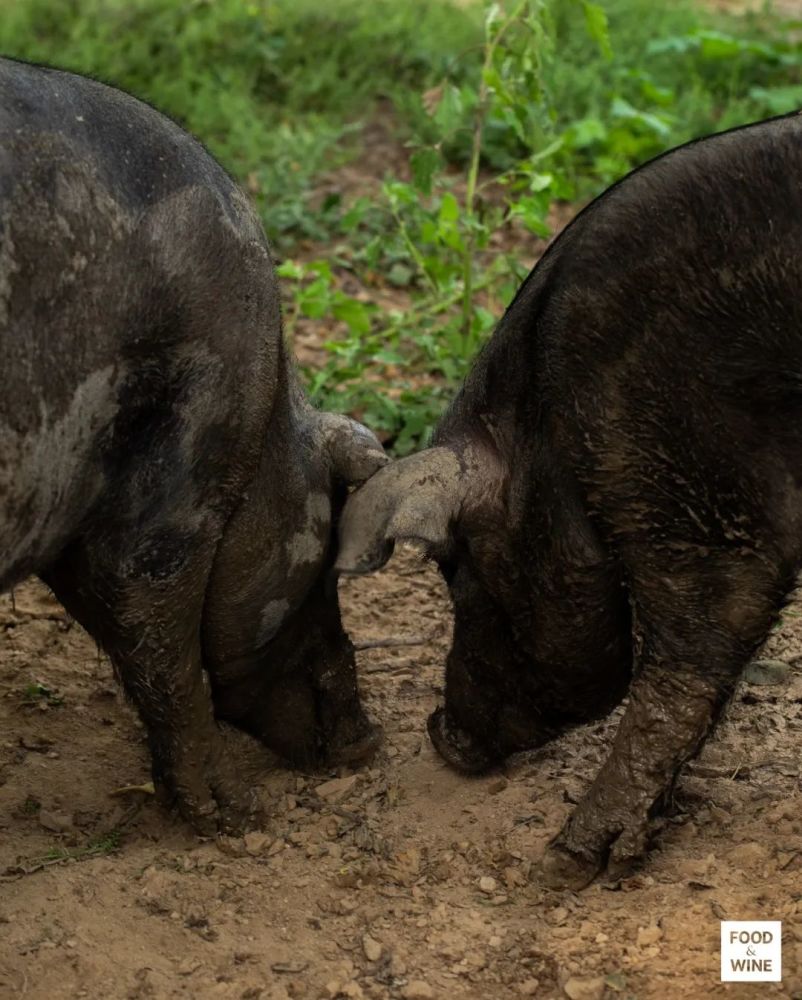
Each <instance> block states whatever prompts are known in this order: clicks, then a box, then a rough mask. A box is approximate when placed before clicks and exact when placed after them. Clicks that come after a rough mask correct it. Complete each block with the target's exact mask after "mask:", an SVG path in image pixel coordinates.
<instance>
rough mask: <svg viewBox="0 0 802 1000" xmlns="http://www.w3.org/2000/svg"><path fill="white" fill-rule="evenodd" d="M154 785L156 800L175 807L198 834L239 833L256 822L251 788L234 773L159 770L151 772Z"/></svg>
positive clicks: (254, 799)
mask: <svg viewBox="0 0 802 1000" xmlns="http://www.w3.org/2000/svg"><path fill="white" fill-rule="evenodd" d="M182 779H183V780H182ZM154 784H155V786H156V794H157V797H158V799H159V801H160V802H161V803H162V804H163V805H165V806H174V807H177V809H178V812H179V814H180V815H181V817H182V818H183V819H184V820H186V822H187V823H189V824H190V826H192V827H193V829H194V830H195V832H196V833H197V834H198V835H199V836H201V837H216V836H217V834H218V833H226V834H238V833H242V832H243V831H244V830H245V829H247V828H248V827H249V826H252V825H253V824H254V822H255V821H256V818H257V808H256V796H255V794H254V792H253V790H252V789H250V788H248V787H247V786H243V784H242V783H241V782H240V781H239V780H237V778H236V777H235V776H233V775H228V774H226V775H221V774H219V773H215V771H214V768H211V769H209V766H207V771H206V774H205V775H204V772H203V771H199V772H192V771H189V772H188V771H187V770H183V771H182V775H181V778H179V777H177V775H176V774H175V772H173V773H171V772H170V771H166V772H162V773H161V774H160V775H159V776H158V777H157V776H156V775H154Z"/></svg>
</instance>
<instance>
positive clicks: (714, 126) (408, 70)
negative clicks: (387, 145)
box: [0, 0, 802, 453]
mask: <svg viewBox="0 0 802 1000" xmlns="http://www.w3.org/2000/svg"><path fill="white" fill-rule="evenodd" d="M0 14H1V15H2V16H0V50H2V51H3V52H5V53H7V54H11V55H16V56H20V57H23V58H28V59H33V60H41V61H45V62H55V63H57V64H60V65H63V66H67V67H69V68H74V69H77V70H80V71H82V72H88V73H90V74H94V75H97V76H99V77H102V78H104V79H108V80H109V81H111V82H114V83H117V84H119V85H120V86H122V87H124V88H126V89H129V90H131V91H132V92H134V93H136V94H139V95H141V96H143V97H145V98H146V99H148V100H151V101H152V102H153V103H154V104H156V105H157V106H158V107H160V108H162V109H164V110H165V111H167V112H168V113H170V114H171V115H173V116H174V117H175V118H176V119H177V120H179V121H180V122H182V123H183V124H185V125H186V126H187V127H188V128H189V129H191V130H192V131H193V132H195V134H197V135H198V136H199V137H200V138H202V139H203V141H204V142H206V143H207V145H208V146H209V148H210V149H211V150H212V151H213V152H214V153H215V154H216V155H217V156H218V157H219V158H220V159H221V161H222V162H223V163H224V165H225V166H226V167H227V168H228V169H229V170H230V171H232V173H234V174H235V175H236V176H237V177H238V178H239V179H240V180H241V181H242V182H243V184H244V185H245V187H246V188H247V190H248V191H249V192H250V194H251V196H252V197H253V198H254V200H255V201H256V203H257V205H258V207H259V210H260V212H261V214H262V217H263V219H264V222H265V226H266V229H267V232H268V234H269V236H270V237H271V239H272V240H273V241H274V244H275V245H276V246H277V248H278V252H279V255H280V257H282V258H283V263H282V266H281V274H282V278H283V283H284V287H285V289H287V290H288V304H287V309H286V316H287V327H288V333H289V335H290V336H292V334H293V332H294V330H295V329H296V328H297V327H299V325H300V324H302V323H303V324H305V325H309V324H315V325H316V326H317V327H318V328H319V329H321V330H323V331H325V332H326V334H327V335H328V339H327V340H326V343H325V349H326V352H327V354H328V360H327V362H326V363H325V364H323V366H322V367H320V366H318V367H316V368H314V369H310V370H307V372H306V375H307V378H308V381H309V386H310V390H311V392H312V395H313V397H314V398H315V400H316V401H317V402H318V403H320V404H321V405H323V406H325V407H327V408H331V409H337V410H342V411H346V412H351V413H354V414H355V415H357V416H360V417H361V418H362V419H364V420H365V421H366V422H367V423H369V424H371V425H372V426H373V427H374V428H375V429H377V430H378V431H379V432H380V433H382V434H383V435H384V437H385V439H386V440H387V441H388V442H389V443H390V444H391V445H392V446H393V447H394V448H395V450H396V451H397V452H399V453H403V452H406V451H409V450H411V449H413V448H415V447H418V446H419V445H420V444H421V443H423V442H425V440H426V437H427V434H428V433H429V431H430V429H431V427H432V425H433V423H434V422H435V421H436V419H437V416H438V414H439V413H440V412H441V410H442V408H443V407H444V405H445V404H446V402H447V400H448V399H449V398H450V397H451V396H452V395H453V392H454V390H455V387H456V385H457V384H458V383H459V381H460V380H461V379H462V378H463V376H464V375H465V373H466V371H467V369H468V366H469V364H470V361H471V359H472V358H473V357H474V356H475V353H476V351H477V350H478V349H479V347H480V346H481V344H482V343H483V342H484V341H485V340H486V338H487V337H488V336H489V334H490V332H491V331H492V328H493V325H494V322H495V321H496V320H497V318H498V317H499V315H500V314H501V312H502V310H503V308H504V306H505V305H506V304H507V303H508V302H509V301H510V299H511V297H512V295H513V294H514V291H515V289H516V287H517V285H518V284H519V282H520V280H521V279H522V277H523V276H524V272H525V270H526V267H525V265H524V263H523V262H522V260H521V256H522V253H521V249H520V248H521V247H522V246H523V247H529V248H531V249H530V251H529V253H528V254H526V255H525V256H526V257H527V259H528V260H531V259H532V258H534V257H535V256H536V252H537V250H538V248H539V247H540V246H542V244H541V243H539V242H538V241H541V240H543V239H545V238H547V237H548V236H549V235H550V214H549V213H550V209H551V207H552V206H553V205H554V204H555V203H558V202H566V201H567V202H577V201H579V202H582V201H585V200H587V199H589V198H591V197H593V196H594V195H595V194H597V193H599V192H600V191H601V190H603V189H604V188H605V187H606V186H607V185H609V184H610V183H611V182H612V181H614V180H615V179H617V178H619V177H621V176H622V175H623V174H624V173H626V172H627V171H628V170H629V169H631V168H632V167H633V166H635V165H637V164H639V163H642V162H644V161H645V160H647V159H649V158H650V157H652V156H654V155H656V154H658V153H660V152H662V151H663V150H665V149H667V148H670V147H671V146H674V145H677V144H678V143H680V142H683V141H685V140H687V139H690V138H692V137H695V136H699V135H703V134H706V133H710V132H712V131H716V130H719V129H723V128H727V127H730V126H734V125H737V124H740V123H744V122H747V121H752V120H756V119H759V118H762V117H766V116H769V115H773V114H780V113H783V112H785V111H790V110H793V109H795V108H796V107H798V106H799V105H800V104H802V41H800V39H802V32H801V31H800V24H794V23H788V22H784V21H783V20H782V19H781V18H780V17H779V16H777V15H774V14H772V13H771V10H770V9H769V8H765V9H762V10H760V11H759V12H757V13H754V14H747V15H739V16H735V15H725V14H722V13H715V12H713V11H709V10H708V9H707V8H705V7H704V6H703V5H701V4H700V3H698V2H691V0H676V2H672V3H671V4H654V3H653V2H652V0H505V2H503V3H486V2H481V0H463V2H460V3H456V2H453V0H406V2H404V3H398V2H396V0H376V2H374V3H372V4H365V3H363V2H362V0H330V2H329V3H327V4H324V5H321V4H319V3H317V2H314V0H294V2H293V3H289V2H288V0H253V2H247V0H82V2H81V3H77V2H76V0H26V2H25V3H19V2H17V0H0ZM377 116H378V117H379V118H380V119H381V124H382V127H383V129H384V131H385V132H389V133H390V134H391V135H393V136H395V137H396V138H397V141H398V143H399V144H405V147H406V149H405V156H404V157H403V158H402V159H401V161H400V162H399V160H398V158H397V157H396V158H395V159H394V160H393V158H391V159H390V160H389V161H388V163H387V170H386V172H385V176H384V177H383V178H378V179H376V183H375V184H374V185H373V186H371V185H369V184H368V185H367V191H366V192H364V193H362V194H361V195H360V196H358V197H352V196H349V197H344V196H342V195H341V194H340V193H339V192H338V190H337V185H336V174H335V175H332V173H331V172H332V171H333V170H336V168H337V167H338V166H341V165H343V164H344V163H346V162H347V161H349V160H353V159H354V157H357V156H358V155H359V154H360V152H361V151H362V146H361V143H362V142H363V141H364V137H363V134H362V127H361V126H362V125H363V124H365V123H369V122H371V121H375V120H376V119H377ZM404 160H406V162H404ZM324 176H327V177H328V178H329V181H328V182H327V184H326V185H325V187H326V190H327V192H328V193H327V194H326V195H325V196H322V195H321V194H320V188H321V180H322V178H323V177H324ZM527 234H528V238H527ZM315 247H316V249H314V248H315ZM513 247H517V248H518V249H517V250H516V252H513ZM310 249H312V252H311V253H310ZM355 288H358V291H355V290H354V289H355ZM379 301H381V302H383V303H384V306H383V307H382V308H380V307H379V305H378V302H379ZM388 302H389V303H391V304H390V305H388V304H387V303H388Z"/></svg>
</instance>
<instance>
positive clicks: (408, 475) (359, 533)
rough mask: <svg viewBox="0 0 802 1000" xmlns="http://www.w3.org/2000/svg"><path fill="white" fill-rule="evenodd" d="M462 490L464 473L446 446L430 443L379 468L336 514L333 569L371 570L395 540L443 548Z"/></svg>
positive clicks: (379, 564) (387, 555)
mask: <svg viewBox="0 0 802 1000" xmlns="http://www.w3.org/2000/svg"><path fill="white" fill-rule="evenodd" d="M464 496H465V477H464V474H463V472H462V469H461V466H460V463H459V460H458V459H457V456H456V455H455V454H454V452H453V451H451V450H450V449H449V448H431V449H429V450H428V451H423V452H420V453H419V454H417V455H411V456H409V457H408V458H402V459H400V460H399V461H397V462H393V463H391V464H390V465H388V466H387V467H386V468H384V469H381V470H380V471H379V472H377V473H376V475H375V476H373V478H372V479H370V480H368V482H366V483H365V485H364V486H363V487H362V488H361V489H359V490H357V491H356V493H354V494H352V496H351V497H349V499H348V502H347V503H346V505H345V510H344V511H343V514H342V518H341V519H340V528H339V535H340V546H339V553H338V555H337V562H336V563H335V566H334V571H335V572H336V573H371V572H372V571H373V570H376V569H379V568H380V567H382V566H383V565H384V564H385V563H386V562H387V560H388V559H389V558H390V556H391V555H392V551H393V545H394V543H395V542H396V541H398V540H402V539H406V540H410V541H416V542H422V543H423V544H424V545H425V546H426V548H427V549H428V550H429V551H431V550H437V549H442V548H444V547H445V546H446V545H447V544H448V542H449V540H450V529H451V525H452V524H453V523H454V522H455V521H456V519H457V517H458V516H459V513H460V509H461V507H462V502H463V500H464Z"/></svg>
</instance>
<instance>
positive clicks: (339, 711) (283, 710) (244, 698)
mask: <svg viewBox="0 0 802 1000" xmlns="http://www.w3.org/2000/svg"><path fill="white" fill-rule="evenodd" d="M212 682H213V685H214V703H215V710H216V712H217V715H218V717H219V718H221V719H225V720H226V721H228V722H231V723H232V724H234V725H236V726H239V727H240V728H242V729H244V730H245V731H246V732H250V733H252V734H253V735H254V736H256V737H258V738H259V739H260V740H261V741H262V742H263V743H265V744H266V745H267V746H269V747H270V748H271V749H272V750H274V751H275V752H276V753H278V754H280V755H281V756H282V757H284V758H285V760H287V761H289V762H290V763H291V764H293V765H294V766H296V767H308V768H314V767H319V766H321V765H324V764H325V765H336V764H346V763H347V764H355V763H357V762H359V761H362V760H364V759H365V758H367V757H369V756H371V755H372V753H373V751H374V750H375V749H376V747H377V746H378V743H379V742H380V739H381V730H380V729H379V728H378V727H376V726H374V725H373V724H372V723H371V722H370V721H369V719H368V718H367V716H366V715H365V712H364V710H363V709H362V705H361V703H360V699H359V689H358V686H357V677H356V664H355V659H354V647H353V645H352V644H351V641H350V640H349V638H348V636H347V635H346V634H345V632H344V631H343V627H342V622H341V620H340V609H339V604H338V601H337V594H336V592H335V591H334V590H333V589H331V590H329V589H328V587H327V586H326V583H325V575H323V576H322V577H321V579H320V580H318V581H317V582H316V583H315V585H314V586H313V588H312V590H311V591H310V593H309V594H308V595H307V597H306V599H305V601H304V603H303V604H302V605H301V607H300V608H298V610H297V611H295V612H294V613H293V614H292V615H291V616H290V617H289V618H288V619H287V621H286V622H284V623H283V625H282V628H281V631H280V632H279V634H278V636H277V637H276V638H275V639H274V640H273V641H272V642H271V643H270V645H269V646H268V648H267V650H266V651H265V654H264V657H263V658H260V661H259V663H258V665H257V666H256V668H250V667H249V668H248V669H247V671H245V672H244V673H241V674H239V676H238V671H237V666H236V664H220V665H219V667H216V668H215V670H214V673H213V675H212Z"/></svg>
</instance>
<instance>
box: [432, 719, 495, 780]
mask: <svg viewBox="0 0 802 1000" xmlns="http://www.w3.org/2000/svg"><path fill="white" fill-rule="evenodd" d="M426 728H427V729H428V730H429V739H430V740H431V741H432V744H433V745H434V748H435V750H436V751H437V752H438V753H439V754H440V756H441V757H442V758H443V760H444V761H445V762H446V763H447V764H450V765H451V766H452V767H453V768H456V770H457V771H462V772H463V774H481V772H482V771H487V770H488V769H489V768H491V767H492V766H493V765H494V764H496V763H497V761H496V760H495V759H494V758H492V757H491V756H490V754H489V753H488V752H487V751H486V750H484V749H483V748H482V747H480V746H479V745H478V744H477V743H476V742H475V741H474V740H472V739H471V737H470V736H469V735H468V733H466V732H465V730H464V729H459V728H457V727H456V726H450V725H449V724H448V722H447V721H446V710H445V709H444V708H438V709H436V710H435V711H434V712H432V714H431V715H430V716H429V721H428V723H427V726H426Z"/></svg>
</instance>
